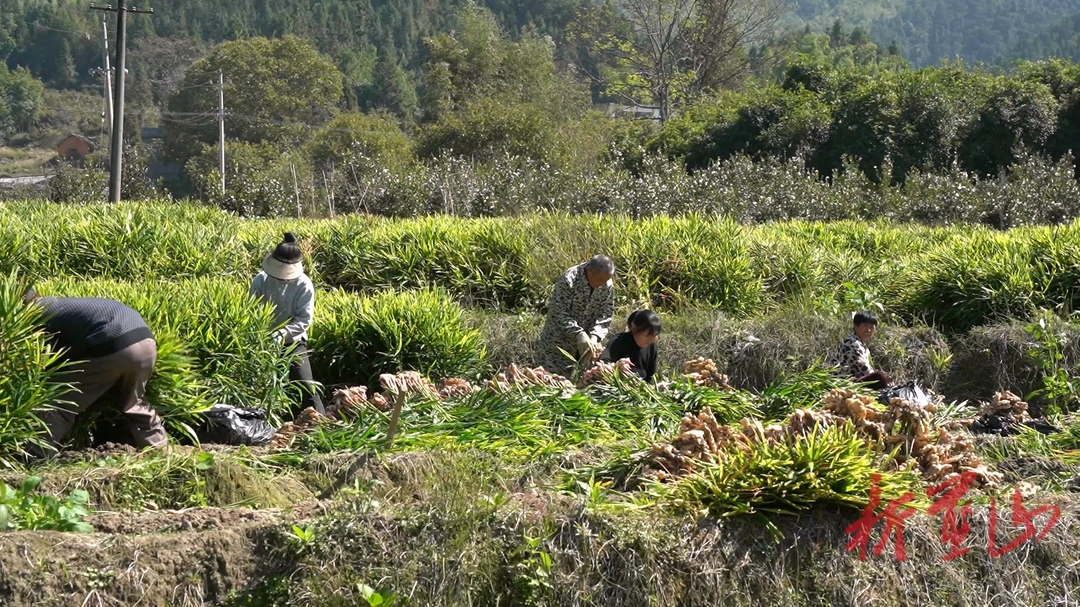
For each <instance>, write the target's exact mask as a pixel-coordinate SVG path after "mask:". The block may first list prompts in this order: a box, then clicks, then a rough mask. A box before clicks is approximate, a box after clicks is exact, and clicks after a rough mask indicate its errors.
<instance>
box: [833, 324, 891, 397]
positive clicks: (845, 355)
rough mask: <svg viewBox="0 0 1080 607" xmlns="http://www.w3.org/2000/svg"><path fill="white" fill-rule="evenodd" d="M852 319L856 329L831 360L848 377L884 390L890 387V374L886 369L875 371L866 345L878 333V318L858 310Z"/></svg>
mask: <svg viewBox="0 0 1080 607" xmlns="http://www.w3.org/2000/svg"><path fill="white" fill-rule="evenodd" d="M852 320H853V323H854V325H855V327H854V330H853V331H852V333H851V335H848V336H847V337H845V338H844V342H843V343H842V344H840V348H839V349H838V350H837V351H836V352H835V354H834V355H833V356H832V358H831V360H830V361H829V362H830V363H831V364H832V365H833V366H835V367H837V368H838V369H839V371H840V373H841V374H843V375H845V376H846V377H849V378H851V379H853V380H855V381H856V382H859V383H869V384H870V385H871V387H873V388H874V389H876V390H884V389H885V388H888V387H889V376H888V375H886V374H885V372H884V371H875V370H874V368H873V367H872V366H871V365H870V348H868V347H867V346H866V344H868V343H870V339H871V338H872V337H874V334H875V333H877V325H878V319H877V317H876V316H874V315H873V314H871V313H870V312H856V313H855V316H854V318H853V319H852Z"/></svg>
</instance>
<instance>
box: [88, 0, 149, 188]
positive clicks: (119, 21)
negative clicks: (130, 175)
mask: <svg viewBox="0 0 1080 607" xmlns="http://www.w3.org/2000/svg"><path fill="white" fill-rule="evenodd" d="M90 8H91V9H93V10H97V11H108V12H115V13H116V62H115V64H114V65H115V67H116V80H115V81H114V84H113V102H112V106H113V120H112V137H111V138H110V139H111V143H110V145H109V202H119V201H120V175H121V170H122V163H123V156H124V75H125V74H124V73H125V71H126V67H125V66H126V63H127V61H126V59H127V46H126V43H125V40H124V37H125V35H126V34H127V14H128V13H145V14H150V15H152V14H154V9H149V10H139V9H137V8H128V7H127V0H118V4H117V6H116V8H113V5H111V4H110V5H108V6H95V5H93V4H91V5H90Z"/></svg>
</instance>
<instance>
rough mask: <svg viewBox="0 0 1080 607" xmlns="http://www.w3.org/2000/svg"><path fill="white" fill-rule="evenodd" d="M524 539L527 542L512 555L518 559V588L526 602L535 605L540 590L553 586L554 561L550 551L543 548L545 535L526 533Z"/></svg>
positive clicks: (515, 566)
mask: <svg viewBox="0 0 1080 607" xmlns="http://www.w3.org/2000/svg"><path fill="white" fill-rule="evenodd" d="M524 539H525V543H524V544H521V545H519V546H517V547H516V548H515V549H514V551H513V552H512V557H513V558H515V559H517V562H516V563H515V564H514V569H515V571H516V573H517V575H516V576H515V579H516V581H517V584H518V588H519V590H520V591H521V592H522V594H523V595H524V596H525V604H527V605H533V604H537V602H536V598H537V593H538V592H540V591H542V590H550V589H551V588H552V585H551V569H552V566H553V565H554V562H553V561H552V559H551V554H550V553H548V552H546V551H544V550H541V546H542V545H543V543H544V538H543V537H532V536H530V535H525V538H524Z"/></svg>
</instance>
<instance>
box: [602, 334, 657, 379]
mask: <svg viewBox="0 0 1080 607" xmlns="http://www.w3.org/2000/svg"><path fill="white" fill-rule="evenodd" d="M622 358H629V359H630V364H632V365H633V366H634V373H637V375H638V377H640V378H641V379H644V380H645V381H652V378H653V375H656V363H657V359H658V357H657V353H656V344H655V343H654V344H652V345H651V346H649V347H648V348H642V347H639V346H638V345H637V342H636V341H634V334H633V333H630V332H629V331H625V332H623V333H619V334H618V335H616V336H615V339H613V340H611V343H610V344H608V347H607V349H606V350H604V353H603V354H601V355H600V360H602V361H604V362H609V363H613V362H617V361H618V360H619V359H622Z"/></svg>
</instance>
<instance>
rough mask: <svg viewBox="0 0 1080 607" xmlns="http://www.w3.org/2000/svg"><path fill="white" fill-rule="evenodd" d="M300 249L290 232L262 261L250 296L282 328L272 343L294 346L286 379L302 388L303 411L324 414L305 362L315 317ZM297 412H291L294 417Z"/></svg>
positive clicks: (276, 333) (311, 285)
mask: <svg viewBox="0 0 1080 607" xmlns="http://www.w3.org/2000/svg"><path fill="white" fill-rule="evenodd" d="M301 257H302V254H301V251H300V245H298V244H297V243H296V236H294V235H293V234H292V232H285V237H284V239H283V240H282V241H281V243H280V244H278V245H277V247H275V248H274V250H273V251H271V252H270V254H269V255H267V256H266V258H265V259H263V262H262V272H259V273H258V274H257V275H255V278H254V280H252V281H251V289H250V291H249V292H250V293H251V295H253V296H255V297H257V298H258V299H259V300H261V301H262V302H264V303H268V304H270V305H271V306H272V307H273V309H274V325H275V326H280V327H281V328H280V329H278V330H277V331H275V332H274V339H275V340H276V341H277V342H278V343H282V344H285V345H286V346H294V348H295V350H294V353H295V354H297V355H298V356H297V357H296V358H295V359H294V360H293V364H292V367H291V368H290V369H289V379H290V380H292V381H294V382H299V383H301V384H303V401H302V408H305V409H306V408H307V407H312V408H314V409H315V410H316V411H318V412H319V413H324V414H325V413H326V410H325V409H324V408H323V403H322V397H321V396H319V390H318V386H317V385H316V384H315V379H314V378H313V377H312V374H311V361H310V360H309V359H308V349H307V338H308V335H307V331H308V327H310V326H311V321H312V318H313V317H314V316H315V285H313V284H312V283H311V279H310V278H308V276H307V274H305V273H304V264H303V261H301ZM297 414H299V411H295V410H294V411H293V415H294V416H295V415H297Z"/></svg>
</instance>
